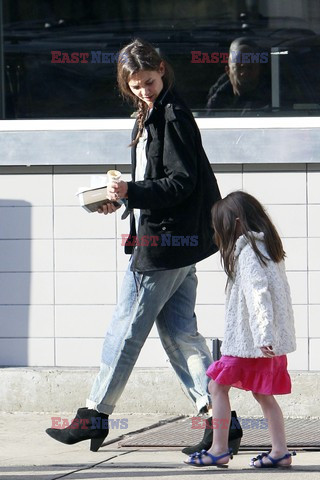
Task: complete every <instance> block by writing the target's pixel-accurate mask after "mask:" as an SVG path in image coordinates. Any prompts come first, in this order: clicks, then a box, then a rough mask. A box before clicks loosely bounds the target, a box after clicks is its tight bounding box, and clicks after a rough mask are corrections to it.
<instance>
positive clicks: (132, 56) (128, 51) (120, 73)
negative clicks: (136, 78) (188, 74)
mask: <svg viewBox="0 0 320 480" xmlns="http://www.w3.org/2000/svg"><path fill="white" fill-rule="evenodd" d="M161 62H163V65H164V68H165V72H164V75H163V78H162V79H163V83H164V87H165V88H170V87H172V85H173V82H174V75H173V70H172V68H171V67H170V65H169V64H168V63H167V62H166V61H165V60H164V59H163V58H162V57H161V56H160V55H159V53H158V52H157V50H156V49H155V48H154V47H153V46H152V45H151V44H150V43H148V42H145V41H144V40H140V39H136V40H134V41H133V42H132V43H130V44H129V45H126V46H125V47H124V48H123V49H122V50H121V51H120V53H119V58H118V65H117V81H118V87H119V90H120V93H121V94H122V96H123V97H124V98H125V99H127V100H130V101H131V102H132V103H133V104H134V106H135V107H136V108H137V109H138V114H137V120H138V133H137V136H136V138H135V139H134V141H133V142H132V145H135V144H136V143H137V141H138V140H139V137H140V136H141V133H142V130H143V126H144V121H145V119H146V116H147V112H148V106H147V104H146V103H145V102H143V101H142V100H140V99H139V98H138V97H137V96H136V95H134V93H132V91H131V90H130V88H129V85H128V82H129V81H130V77H131V76H132V75H134V74H135V73H137V72H139V71H141V70H156V71H159V69H160V64H161Z"/></svg>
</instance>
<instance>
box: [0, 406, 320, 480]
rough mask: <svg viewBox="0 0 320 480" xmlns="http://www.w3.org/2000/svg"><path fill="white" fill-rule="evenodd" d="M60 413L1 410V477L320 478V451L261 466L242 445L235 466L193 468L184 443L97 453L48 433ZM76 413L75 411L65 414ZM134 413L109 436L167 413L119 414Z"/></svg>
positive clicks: (115, 446)
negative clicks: (282, 465)
mask: <svg viewBox="0 0 320 480" xmlns="http://www.w3.org/2000/svg"><path fill="white" fill-rule="evenodd" d="M54 416H56V415H54V414H37V413H1V414H0V445H1V447H0V478H1V480H17V479H19V480H57V479H60V478H65V479H67V480H87V479H88V480H101V479H107V478H110V479H119V480H121V479H127V478H133V479H152V480H153V479H154V478H156V477H161V478H163V479H164V480H165V479H175V480H178V479H179V480H185V479H195V478H198V477H201V479H202V480H207V479H209V478H210V479H212V475H213V474H214V475H218V476H219V479H221V480H223V479H225V478H228V479H229V480H255V479H258V477H260V476H261V475H263V479H264V480H268V479H271V478H272V479H273V480H275V479H276V480H278V479H280V480H281V479H282V478H283V479H285V480H291V479H295V480H298V479H299V480H300V479H301V478H303V479H306V480H319V479H320V452H306V451H299V452H298V454H297V456H296V457H294V459H293V460H294V466H293V467H292V468H291V469H286V470H285V469H277V470H274V469H272V470H264V471H257V470H255V469H252V468H250V467H249V466H248V463H249V460H250V458H251V457H252V456H254V455H255V454H256V453H257V452H247V451H240V453H239V455H236V456H234V459H233V460H232V461H231V462H230V465H229V468H227V469H222V468H219V469H218V468H216V467H208V468H205V469H198V468H192V467H189V466H187V465H185V464H184V463H183V460H184V459H185V458H186V457H185V456H184V455H183V454H182V453H181V452H180V450H179V449H172V448H171V449H170V448H161V449H155V448H152V449H151V448H140V447H139V448H137V449H129V448H118V442H115V443H111V444H108V445H105V446H103V447H101V448H100V450H99V451H98V452H96V453H94V452H90V450H89V442H88V441H85V442H81V443H79V444H76V445H71V446H68V445H63V444H61V443H58V442H55V441H54V440H52V439H51V438H50V437H49V436H47V435H46V433H45V429H46V428H47V427H49V426H51V423H52V420H51V417H54ZM61 416H62V417H63V418H67V419H70V420H71V419H72V414H65V415H61ZM117 417H118V418H121V417H123V418H124V417H125V418H127V419H128V422H127V425H128V428H126V429H117V428H114V429H112V430H111V431H110V434H109V436H108V437H107V440H108V441H110V440H114V439H117V438H118V437H119V435H123V434H125V435H127V434H128V433H130V432H134V431H137V430H139V429H143V428H147V427H148V426H150V425H153V424H155V423H157V422H159V421H160V420H166V418H167V419H168V418H169V417H166V416H165V415H156V414H155V415H153V414H146V415H122V416H121V415H120V414H118V415H117Z"/></svg>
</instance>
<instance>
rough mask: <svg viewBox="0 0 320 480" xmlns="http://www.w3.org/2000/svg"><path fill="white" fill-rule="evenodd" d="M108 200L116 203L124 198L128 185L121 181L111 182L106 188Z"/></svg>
mask: <svg viewBox="0 0 320 480" xmlns="http://www.w3.org/2000/svg"><path fill="white" fill-rule="evenodd" d="M107 192H108V198H109V199H110V200H112V201H115V202H116V201H117V200H119V198H126V196H127V192H128V184H127V182H124V181H123V180H120V182H112V183H110V185H108V186H107Z"/></svg>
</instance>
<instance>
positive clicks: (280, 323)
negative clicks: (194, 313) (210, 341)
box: [221, 232, 296, 358]
mask: <svg viewBox="0 0 320 480" xmlns="http://www.w3.org/2000/svg"><path fill="white" fill-rule="evenodd" d="M252 234H253V235H254V237H255V239H256V243H257V247H258V248H259V250H260V251H261V252H262V253H263V255H264V256H266V257H267V258H269V260H268V261H267V265H266V266H264V265H262V264H261V262H260V261H259V259H258V257H257V256H256V254H255V253H254V251H253V249H252V247H251V245H250V244H249V243H248V242H247V239H246V237H245V236H243V235H242V236H240V237H239V238H238V240H237V243H236V246H235V258H236V261H235V276H234V280H233V281H230V282H229V284H228V287H227V298H226V313H225V315H226V318H225V333H224V340H223V343H222V347H221V353H222V354H223V355H232V356H235V357H253V358H256V357H263V354H262V352H261V350H260V348H259V347H264V346H268V345H272V347H273V351H274V352H275V354H276V355H284V354H287V353H290V352H293V351H294V350H295V349H296V340H295V330H294V319H293V310H292V303H291V296H290V288H289V284H288V280H287V276H286V273H285V266H284V262H280V263H275V262H273V261H272V260H271V259H270V257H269V255H268V253H267V250H266V247H265V243H264V235H263V233H256V232H252Z"/></svg>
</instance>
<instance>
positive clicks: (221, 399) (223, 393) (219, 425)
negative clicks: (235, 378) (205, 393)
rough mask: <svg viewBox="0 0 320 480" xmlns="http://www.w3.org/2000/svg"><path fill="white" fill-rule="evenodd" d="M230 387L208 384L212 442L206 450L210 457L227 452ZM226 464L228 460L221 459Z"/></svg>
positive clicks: (211, 382)
mask: <svg viewBox="0 0 320 480" xmlns="http://www.w3.org/2000/svg"><path fill="white" fill-rule="evenodd" d="M230 388H231V386H230V385H220V384H219V383H216V382H215V381H214V380H210V382H209V386H208V389H209V392H210V394H211V400H212V427H213V441H212V446H211V448H210V449H209V450H208V451H209V452H210V453H211V454H212V455H215V456H216V455H222V454H223V453H225V452H227V451H228V437H229V427H230V420H231V407H230V400H229V390H230ZM222 460H223V461H222V462H221V463H227V461H229V458H228V457H226V458H225V459H222ZM226 460H227V461H226Z"/></svg>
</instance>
